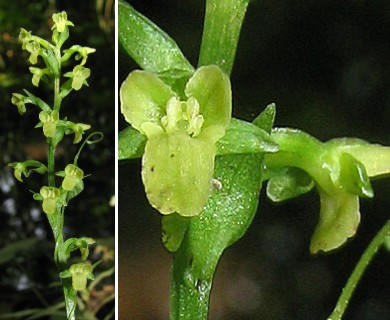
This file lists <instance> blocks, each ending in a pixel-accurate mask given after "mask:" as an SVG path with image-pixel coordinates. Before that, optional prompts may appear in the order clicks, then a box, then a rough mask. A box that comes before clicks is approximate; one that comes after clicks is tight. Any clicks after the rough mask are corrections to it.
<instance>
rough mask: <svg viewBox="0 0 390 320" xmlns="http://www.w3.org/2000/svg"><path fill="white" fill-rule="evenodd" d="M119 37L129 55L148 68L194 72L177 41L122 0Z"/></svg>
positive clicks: (161, 71)
mask: <svg viewBox="0 0 390 320" xmlns="http://www.w3.org/2000/svg"><path fill="white" fill-rule="evenodd" d="M118 38H119V43H120V44H121V45H122V47H123V48H124V49H125V50H126V52H127V53H128V54H129V56H130V57H132V58H133V59H134V61H135V62H136V63H137V64H138V65H139V66H140V67H141V68H142V69H144V70H146V71H150V72H153V73H156V74H159V73H166V72H172V71H177V72H178V73H184V74H185V75H187V77H188V76H189V75H190V74H192V73H193V72H194V68H193V67H192V66H191V64H190V63H189V62H188V60H187V59H186V58H185V57H184V55H183V53H182V52H181V51H180V49H179V47H178V46H177V44H176V43H175V41H173V40H172V39H171V38H170V37H169V36H168V35H167V34H166V33H165V32H164V31H162V30H161V29H160V28H159V27H157V26H156V25H155V24H154V23H153V22H151V21H150V20H149V19H147V18H146V17H144V16H143V15H141V14H140V13H139V12H137V11H136V10H135V9H134V8H133V7H132V6H131V5H129V4H128V3H126V2H125V1H123V0H119V1H118Z"/></svg>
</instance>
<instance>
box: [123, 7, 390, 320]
mask: <svg viewBox="0 0 390 320" xmlns="http://www.w3.org/2000/svg"><path fill="white" fill-rule="evenodd" d="M117 13H118V16H117V28H118V29H117V35H118V93H117V94H118V96H119V105H118V122H119V123H118V130H119V131H118V141H117V152H118V191H117V205H118V217H117V219H118V235H117V236H118V282H119V283H118V297H117V299H118V305H119V309H118V318H119V319H120V320H122V319H123V320H126V319H137V320H150V319H154V320H166V319H170V320H194V319H196V320H206V319H212V320H242V319H251V320H252V319H273V320H277V319H283V320H306V319H316V320H317V319H328V320H340V319H346V320H347V319H352V320H371V319H390V304H389V297H390V287H389V285H388V284H389V283H390V273H389V272H388V265H389V263H390V220H389V208H390V201H389V199H390V198H389V194H390V181H389V179H388V178H389V176H390V140H389V137H390V131H389V126H388V123H389V122H390V90H389V88H390V76H389V74H390V64H389V62H388V61H390V42H389V41H388V39H389V38H390V14H389V13H390V3H388V2H386V1H376V2H364V1H351V0H348V1H344V2H342V3H341V2H337V1H330V0H326V1H311V2H302V1H292V0H285V1H276V2H275V1H274V2H272V1H265V0H259V1H249V0H204V1H199V0H188V1H173V0H167V1H163V2H162V1H154V0H153V1H142V0H118V11H117Z"/></svg>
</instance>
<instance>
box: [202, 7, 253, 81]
mask: <svg viewBox="0 0 390 320" xmlns="http://www.w3.org/2000/svg"><path fill="white" fill-rule="evenodd" d="M248 3H249V0H208V1H207V2H206V15H205V21H204V28H203V36H202V45H201V49H200V55H199V63H198V65H199V66H204V65H208V64H215V65H217V66H219V67H220V68H221V69H222V70H223V71H224V72H225V73H226V74H227V75H230V73H231V71H232V68H233V63H234V58H235V55H236V49H237V44H238V39H239V37H240V31H241V26H242V22H243V20H244V16H245V13H246V8H247V6H248Z"/></svg>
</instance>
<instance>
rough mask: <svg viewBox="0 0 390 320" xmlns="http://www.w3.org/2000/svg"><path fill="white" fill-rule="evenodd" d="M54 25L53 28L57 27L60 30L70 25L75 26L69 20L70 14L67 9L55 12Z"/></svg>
mask: <svg viewBox="0 0 390 320" xmlns="http://www.w3.org/2000/svg"><path fill="white" fill-rule="evenodd" d="M53 21H54V25H53V27H52V28H51V29H52V30H54V29H57V31H58V32H60V33H61V32H64V31H65V29H66V28H67V27H68V26H72V27H74V24H73V23H72V22H71V21H69V20H68V16H67V14H66V12H65V11H62V12H60V13H55V14H53Z"/></svg>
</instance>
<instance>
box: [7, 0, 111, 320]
mask: <svg viewBox="0 0 390 320" xmlns="http://www.w3.org/2000/svg"><path fill="white" fill-rule="evenodd" d="M113 5H114V4H113V1H111V0H104V1H100V0H96V1H95V0H89V1H76V0H71V1H60V0H58V1H54V0H44V1H42V0H39V1H38V0H23V1H22V0H19V1H1V2H0V124H1V127H0V221H1V222H0V250H1V251H0V252H1V254H0V318H2V317H1V315H2V314H4V313H10V312H16V311H22V310H27V309H33V308H43V309H44V308H47V307H49V306H53V305H54V304H55V303H57V302H59V301H61V300H63V293H62V289H61V287H60V286H59V283H58V281H59V278H58V275H57V271H56V268H55V264H54V262H53V250H54V242H53V235H52V232H51V229H50V227H49V225H48V222H47V219H46V216H45V214H43V213H42V212H41V206H40V204H39V203H38V202H36V201H34V200H33V198H32V193H31V192H30V190H33V191H35V192H39V189H40V187H41V186H42V185H45V184H47V181H46V179H47V178H46V176H41V175H39V174H32V175H31V176H30V177H29V178H25V179H24V183H23V184H22V183H20V182H19V181H17V180H16V179H14V177H13V170H11V168H9V167H8V166H7V164H8V163H9V162H15V161H25V160H27V159H36V160H39V161H42V162H44V163H46V155H47V148H46V143H45V140H44V137H43V134H42V129H41V128H39V129H34V126H35V125H36V124H37V122H38V121H39V120H38V112H37V108H36V107H35V106H32V105H27V113H26V114H24V115H23V116H20V115H19V114H18V112H17V108H16V106H14V105H12V104H11V101H10V100H11V95H12V93H13V92H17V93H22V92H23V89H24V88H25V89H27V90H29V91H30V92H32V93H33V94H35V95H37V96H39V97H40V98H41V99H43V100H45V101H47V102H48V103H52V99H53V96H52V90H51V89H50V88H48V87H47V85H46V86H45V85H44V84H40V86H39V87H38V88H36V87H34V86H33V85H32V83H31V77H32V75H31V74H30V72H29V70H28V67H29V66H30V65H29V63H28V61H27V60H28V57H29V54H28V52H26V51H23V50H22V48H21V44H20V43H19V41H18V36H19V32H20V28H21V27H23V28H25V29H27V30H29V31H32V32H33V34H35V35H39V36H41V37H43V38H46V39H47V40H51V35H52V32H51V30H50V28H51V16H52V14H53V13H55V12H60V11H62V10H66V11H67V14H68V19H69V20H70V21H72V22H73V23H74V25H75V27H70V38H69V39H68V40H67V42H65V44H64V46H63V49H66V48H68V47H70V46H71V45H74V44H78V45H81V46H88V47H93V48H96V52H95V53H93V54H91V55H90V56H89V57H88V61H87V63H86V67H88V68H90V69H91V76H90V78H89V79H88V83H89V87H83V88H82V89H81V90H80V91H77V92H75V91H73V92H72V93H71V94H70V95H69V96H68V97H66V98H65V99H64V100H63V103H62V108H61V117H64V116H67V117H68V119H69V120H71V121H74V122H82V123H88V124H91V126H92V129H90V130H89V131H87V134H88V133H91V132H93V131H101V132H103V134H104V140H103V141H101V142H100V143H98V144H94V145H92V146H86V147H85V148H84V150H83V151H82V153H81V156H80V158H79V162H78V164H79V166H80V167H81V168H82V169H83V170H84V172H85V173H86V174H90V176H89V177H88V178H85V179H84V185H85V189H84V191H83V192H82V193H81V194H80V195H79V196H78V197H76V198H74V199H73V200H72V201H70V203H69V206H68V208H67V210H66V212H65V229H64V232H65V238H69V237H80V236H88V237H92V238H94V239H96V240H97V245H96V246H95V248H96V247H98V246H100V248H103V249H104V250H106V254H102V253H99V254H98V253H96V252H92V255H91V259H93V260H94V261H96V260H99V259H103V263H102V264H101V265H100V266H99V267H97V269H96V271H95V275H97V274H99V273H100V272H101V271H103V270H107V269H109V268H110V267H112V266H113V264H114V260H113V259H114V257H113V250H114V233H115V230H114V229H115V228H114V227H115V216H114V207H113V205H112V204H111V205H110V199H111V197H113V195H114V189H115V156H114V151H115V149H114V148H115V116H114V115H115V63H114V62H115V46H114V44H115V41H114V16H113ZM39 59H40V58H39ZM72 59H73V58H72ZM41 63H42V62H41ZM40 65H41V64H40ZM65 68H66V67H65ZM72 68H73V66H72ZM66 71H69V70H64V72H66ZM85 137H86V135H84V138H85ZM72 141H73V135H71V136H65V138H64V140H63V141H62V142H61V143H60V145H59V146H58V147H57V154H56V170H63V168H64V167H65V166H66V164H68V163H70V162H73V158H74V156H75V154H76V152H77V150H78V148H79V146H80V144H78V145H73V144H72ZM21 241H22V242H21ZM100 290H103V291H100ZM104 290H106V291H104ZM113 291H114V276H112V277H111V278H107V279H106V280H105V281H103V282H102V283H101V284H100V286H99V287H97V288H95V290H94V291H93V292H92V293H91V297H92V296H93V299H94V300H93V301H92V300H90V302H91V303H92V302H93V303H97V302H99V301H101V299H103V298H104V297H105V296H104V295H105V294H106V293H110V292H111V293H112V292H113ZM99 293H100V294H101V296H98V294H99ZM99 299H100V300H99ZM88 307H91V306H88ZM113 307H114V302H113V301H111V303H110V304H108V305H106V306H105V307H104V308H103V310H101V312H100V313H99V314H98V315H97V317H98V318H99V319H103V317H104V316H105V315H106V314H108V312H109V311H110V310H111V309H112V308H113ZM57 319H59V318H57ZM90 319H92V318H90Z"/></svg>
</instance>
